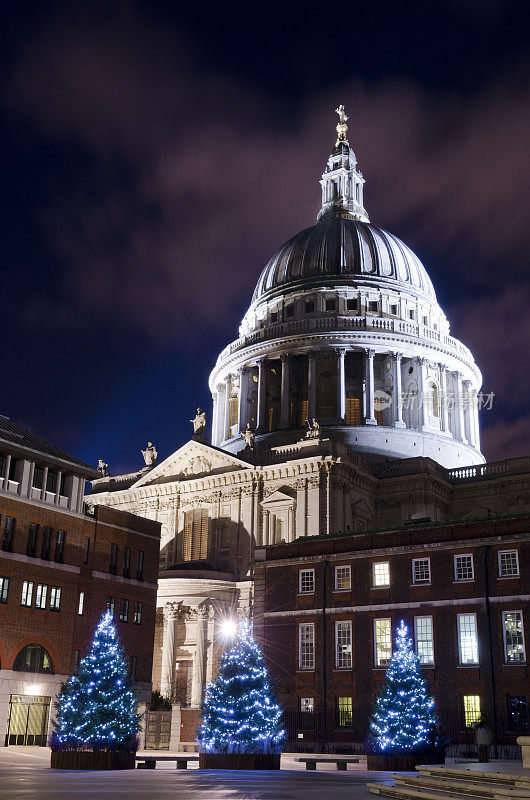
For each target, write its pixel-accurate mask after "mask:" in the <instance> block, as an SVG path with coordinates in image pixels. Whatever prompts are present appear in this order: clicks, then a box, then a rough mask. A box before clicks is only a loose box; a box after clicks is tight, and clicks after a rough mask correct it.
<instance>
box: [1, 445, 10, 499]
mask: <svg viewBox="0 0 530 800" xmlns="http://www.w3.org/2000/svg"><path fill="white" fill-rule="evenodd" d="M10 469H11V454H10V453H8V454H7V456H6V462H5V467H4V474H3V475H2V483H3V488H4V491H7V489H8V487H9V470H10Z"/></svg>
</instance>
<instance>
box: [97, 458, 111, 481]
mask: <svg viewBox="0 0 530 800" xmlns="http://www.w3.org/2000/svg"><path fill="white" fill-rule="evenodd" d="M98 472H99V473H100V475H101V477H102V478H107V477H108V475H109V465H108V464H105V462H104V461H103V459H102V458H100V459H98Z"/></svg>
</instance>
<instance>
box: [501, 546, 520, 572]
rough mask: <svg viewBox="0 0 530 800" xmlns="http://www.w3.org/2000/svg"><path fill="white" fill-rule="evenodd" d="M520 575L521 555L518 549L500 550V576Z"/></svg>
mask: <svg viewBox="0 0 530 800" xmlns="http://www.w3.org/2000/svg"><path fill="white" fill-rule="evenodd" d="M518 576H519V557H518V554H517V550H500V551H499V578H515V577H518Z"/></svg>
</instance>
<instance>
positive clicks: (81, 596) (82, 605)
mask: <svg viewBox="0 0 530 800" xmlns="http://www.w3.org/2000/svg"><path fill="white" fill-rule="evenodd" d="M84 608H85V593H84V592H79V604H78V606H77V613H78V614H79V616H80V617H81V616H82V615H83V611H84Z"/></svg>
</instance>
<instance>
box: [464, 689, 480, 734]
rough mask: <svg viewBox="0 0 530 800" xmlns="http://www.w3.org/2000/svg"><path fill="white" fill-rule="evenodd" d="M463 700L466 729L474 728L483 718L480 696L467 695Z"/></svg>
mask: <svg viewBox="0 0 530 800" xmlns="http://www.w3.org/2000/svg"><path fill="white" fill-rule="evenodd" d="M462 700H463V703H464V725H465V726H466V728H474V727H475V725H476V724H477V722H478V721H479V719H480V717H481V714H480V696H479V695H478V694H465V695H464V696H463V698H462Z"/></svg>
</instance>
